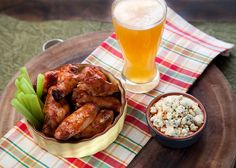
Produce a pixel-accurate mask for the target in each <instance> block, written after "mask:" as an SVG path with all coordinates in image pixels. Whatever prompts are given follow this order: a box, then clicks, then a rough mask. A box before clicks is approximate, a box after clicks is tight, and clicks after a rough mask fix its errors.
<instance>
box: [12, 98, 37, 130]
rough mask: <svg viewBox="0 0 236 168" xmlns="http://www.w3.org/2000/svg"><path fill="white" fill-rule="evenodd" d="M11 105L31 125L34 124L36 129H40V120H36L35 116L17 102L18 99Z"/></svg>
mask: <svg viewBox="0 0 236 168" xmlns="http://www.w3.org/2000/svg"><path fill="white" fill-rule="evenodd" d="M11 105H12V106H13V107H15V109H16V110H17V112H19V113H21V114H22V115H23V116H24V117H25V118H26V119H27V120H28V121H29V122H30V123H31V124H33V125H34V126H35V127H36V128H39V127H40V126H41V125H40V123H39V122H38V120H36V119H35V118H34V117H33V115H32V114H31V113H30V112H29V111H28V110H27V109H26V108H25V107H24V106H23V105H22V104H21V103H20V102H19V101H18V100H17V99H15V98H14V99H13V100H12V101H11Z"/></svg>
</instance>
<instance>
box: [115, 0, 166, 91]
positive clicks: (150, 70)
mask: <svg viewBox="0 0 236 168" xmlns="http://www.w3.org/2000/svg"><path fill="white" fill-rule="evenodd" d="M166 11H167V6H166V3H165V1H164V0H115V1H114V2H113V4H112V22H113V26H114V29H115V33H116V37H117V40H118V43H119V45H120V48H121V50H122V54H123V57H124V67H123V70H122V77H121V81H122V83H123V85H124V87H125V88H126V89H127V90H129V91H131V92H134V93H145V92H148V91H150V90H152V89H153V88H155V87H156V86H157V85H158V83H159V79H160V75H159V71H158V68H157V65H156V64H155V56H156V55H157V52H158V49H159V46H160V42H161V39H162V33H163V28H164V24H165V19H166Z"/></svg>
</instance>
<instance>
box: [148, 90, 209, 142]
mask: <svg viewBox="0 0 236 168" xmlns="http://www.w3.org/2000/svg"><path fill="white" fill-rule="evenodd" d="M175 95H176V96H178V95H183V96H185V97H187V98H190V99H191V100H193V101H194V102H196V103H197V104H198V106H199V107H200V109H201V111H202V113H203V116H204V120H203V121H204V122H203V124H202V125H201V127H200V128H199V129H198V130H197V131H196V132H194V133H193V134H191V135H188V136H183V137H174V136H168V135H165V134H164V133H162V132H160V131H158V130H157V128H155V127H154V126H153V124H152V122H151V121H150V108H151V107H152V106H153V105H154V104H155V103H156V102H158V101H159V100H160V99H161V98H164V97H167V96H175ZM146 120H147V123H148V125H149V127H150V128H151V129H152V130H153V131H154V132H155V133H156V134H158V135H159V136H162V137H165V138H167V139H171V140H187V139H191V138H193V137H194V136H196V135H197V134H199V133H200V132H202V131H203V129H204V128H205V126H206V123H207V113H206V110H205V108H204V106H203V105H202V103H201V102H200V101H199V100H198V99H197V98H195V97H194V96H192V95H190V94H188V93H181V92H168V93H163V94H161V95H159V96H157V97H155V98H154V99H153V100H152V101H151V102H150V103H149V105H148V107H147V109H146Z"/></svg>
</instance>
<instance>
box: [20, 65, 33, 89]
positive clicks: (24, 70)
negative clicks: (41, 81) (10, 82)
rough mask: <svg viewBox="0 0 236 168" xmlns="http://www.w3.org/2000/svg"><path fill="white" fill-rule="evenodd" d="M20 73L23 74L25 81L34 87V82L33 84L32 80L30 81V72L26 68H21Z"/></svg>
mask: <svg viewBox="0 0 236 168" xmlns="http://www.w3.org/2000/svg"><path fill="white" fill-rule="evenodd" d="M20 73H21V75H23V76H24V77H25V79H26V80H27V81H28V82H29V84H31V86H32V82H31V80H30V77H29V74H28V72H27V69H26V67H21V68H20Z"/></svg>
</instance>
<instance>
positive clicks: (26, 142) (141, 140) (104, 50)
mask: <svg viewBox="0 0 236 168" xmlns="http://www.w3.org/2000/svg"><path fill="white" fill-rule="evenodd" d="M232 47H233V45H232V44H229V43H225V42H223V41H219V40H217V39H215V38H213V37H211V36H209V35H207V34H205V33H203V32H201V31H199V30H198V29H196V28H195V27H193V26H192V25H190V24H189V23H188V22H186V21H185V20H184V19H182V18H181V17H180V16H178V15H177V14H176V13H175V12H174V11H172V10H171V9H170V8H169V9H168V15H167V22H166V26H165V31H164V35H163V41H162V44H161V48H160V51H159V53H158V56H157V57H156V60H155V61H156V62H157V63H158V68H159V71H160V76H161V80H160V84H159V86H158V87H157V88H155V89H154V90H153V91H151V92H149V93H146V94H132V93H129V92H127V98H128V111H127V116H126V119H125V124H124V128H123V130H122V131H121V133H120V135H119V136H118V138H117V139H116V140H115V142H114V143H112V144H111V145H110V146H109V147H108V148H107V149H106V150H104V151H101V152H98V153H96V154H95V155H93V156H88V157H84V158H82V159H77V158H62V157H58V156H54V155H52V154H50V153H48V152H47V151H45V150H43V149H41V148H40V147H39V146H38V145H37V144H35V143H34V141H33V139H32V138H31V136H30V134H29V132H28V130H27V127H26V125H25V124H24V121H20V122H19V123H18V124H17V125H16V126H15V127H14V128H12V129H11V130H10V131H9V132H8V133H7V134H6V135H5V136H4V137H3V138H2V139H1V140H0V165H2V166H4V167H22V166H24V167H67V166H68V167H126V166H127V165H128V164H129V163H130V162H131V161H132V159H133V158H134V157H135V156H136V155H137V154H138V152H139V151H140V150H141V149H142V148H143V147H144V146H145V144H146V143H147V142H148V140H149V139H150V137H151V135H150V134H149V130H148V127H147V123H146V120H145V108H146V106H147V105H148V103H149V102H150V101H151V100H152V99H153V98H154V97H155V96H157V95H159V94H161V93H165V92H173V91H175V92H186V91H187V90H188V89H189V87H190V86H191V85H192V84H193V83H194V81H195V80H196V79H197V78H198V77H199V76H200V75H201V73H202V72H203V71H204V69H205V68H206V67H207V65H208V64H209V63H210V62H211V61H212V60H213V59H214V58H215V57H216V56H217V55H219V54H220V53H222V52H225V53H227V52H226V51H227V50H229V49H230V48H232ZM85 62H86V63H90V64H94V65H99V66H101V67H103V68H105V69H107V70H108V71H110V72H112V73H113V74H114V75H115V76H116V77H118V78H120V72H121V70H122V66H123V59H122V54H121V52H120V48H119V46H118V43H117V40H116V35H115V34H112V35H111V36H110V37H108V38H107V39H106V40H105V41H104V42H103V43H102V44H101V45H100V46H99V47H98V48H97V49H96V50H95V51H94V52H93V53H92V54H91V55H90V56H89V57H88V58H87V59H86V60H85Z"/></svg>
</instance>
